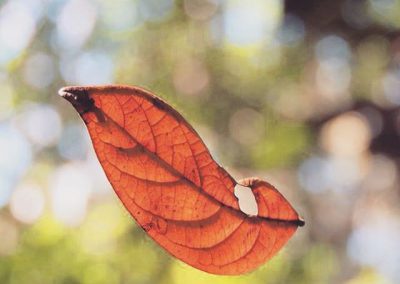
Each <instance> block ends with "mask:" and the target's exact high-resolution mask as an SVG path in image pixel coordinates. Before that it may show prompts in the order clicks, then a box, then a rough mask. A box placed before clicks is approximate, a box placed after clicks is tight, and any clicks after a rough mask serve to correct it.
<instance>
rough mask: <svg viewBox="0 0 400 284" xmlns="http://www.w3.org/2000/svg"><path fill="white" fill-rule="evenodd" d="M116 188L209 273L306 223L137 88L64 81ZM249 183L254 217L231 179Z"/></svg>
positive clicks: (272, 245) (182, 255)
mask: <svg viewBox="0 0 400 284" xmlns="http://www.w3.org/2000/svg"><path fill="white" fill-rule="evenodd" d="M59 93H60V95H61V96H63V97H64V98H65V99H67V100H68V101H69V102H71V103H72V105H73V106H74V107H75V109H76V110H77V111H78V112H79V114H80V115H81V117H82V119H83V120H84V122H85V124H86V126H87V128H88V130H89V133H90V137H91V139H92V142H93V146H94V149H95V151H96V154H97V157H98V159H99V161H100V163H101V165H102V167H103V169H104V171H105V173H106V175H107V177H108V179H109V181H110V183H111V184H112V187H113V188H114V190H115V192H116V194H117V195H118V197H119V198H120V200H121V201H122V203H123V204H124V206H125V207H126V209H127V210H128V211H129V212H130V214H131V215H132V216H133V217H134V218H135V220H136V221H137V223H138V224H139V225H140V226H141V227H142V228H143V229H144V230H145V231H146V232H147V233H148V234H149V235H150V236H151V237H152V238H153V239H154V240H155V241H156V242H157V243H159V244H160V245H161V246H162V247H163V248H165V249H166V250H167V251H168V252H170V253H171V254H172V255H174V256H175V257H177V258H179V259H180V260H182V261H184V262H186V263H188V264H190V265H192V266H193V267H196V268H198V269H201V270H203V271H207V272H210V273H214V274H241V273H245V272H248V271H251V270H254V269H255V268H257V267H258V266H259V265H261V264H262V263H264V262H265V261H266V260H268V259H270V258H271V257H272V256H273V255H275V254H276V253H277V252H278V251H279V250H280V249H281V248H282V246H283V245H284V244H285V243H286V242H287V241H288V240H289V238H290V237H291V236H292V235H293V234H294V232H295V231H296V229H297V227H298V226H302V225H304V221H303V220H302V219H301V218H300V217H299V215H298V214H297V213H296V211H295V210H294V209H293V208H292V206H291V205H290V204H289V203H288V202H287V201H286V199H285V198H284V197H283V196H282V195H281V194H280V193H279V192H278V191H277V190H276V189H275V188H274V187H273V186H272V185H270V184H269V183H267V182H266V181H262V180H259V179H257V178H249V179H245V180H243V181H240V182H239V183H238V182H236V181H235V180H234V179H233V178H232V177H231V176H230V175H229V173H227V172H226V170H225V169H223V168H222V167H220V166H219V165H218V164H217V163H216V162H215V161H214V160H213V158H212V157H211V155H210V153H209V151H208V149H207V147H206V146H205V145H204V143H203V141H202V140H201V138H200V137H199V135H198V134H197V133H196V131H195V130H194V129H193V128H192V127H191V126H190V124H189V123H188V122H187V121H186V120H185V119H184V118H183V117H182V116H181V115H180V114H179V113H178V112H177V111H176V110H175V109H173V108H172V107H171V106H169V105H168V104H167V103H166V102H164V101H163V100H162V99H160V98H158V97H156V96H155V95H154V94H152V93H150V92H148V91H145V90H143V89H140V88H138V87H128V86H118V85H110V86H98V87H95V86H93V87H66V88H63V89H61V90H60V92H59ZM238 184H241V185H242V186H247V187H250V188H251V190H252V192H253V194H254V196H255V199H256V202H257V205H258V214H257V216H249V215H247V214H245V213H244V212H242V211H241V210H240V207H239V203H238V199H237V198H236V196H235V192H234V189H235V186H236V185H238Z"/></svg>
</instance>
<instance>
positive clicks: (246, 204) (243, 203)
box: [235, 184, 258, 216]
mask: <svg viewBox="0 0 400 284" xmlns="http://www.w3.org/2000/svg"><path fill="white" fill-rule="evenodd" d="M235 196H236V197H237V198H238V200H239V208H240V210H241V211H242V212H243V213H245V214H247V215H249V216H257V215H258V206H257V202H256V198H255V196H254V194H253V192H252V191H251V188H250V187H248V186H243V185H240V184H237V185H236V186H235Z"/></svg>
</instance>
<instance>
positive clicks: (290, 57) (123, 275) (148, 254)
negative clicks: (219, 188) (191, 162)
mask: <svg viewBox="0 0 400 284" xmlns="http://www.w3.org/2000/svg"><path fill="white" fill-rule="evenodd" d="M399 28H400V2H399V1H397V0H367V1H362V0H340V1H339V0H338V1H327V0H325V1H323V0H322V1H321V0H319V1H317V0H309V1H303V0H289V1H286V2H283V1H278V0H251V1H239V0H184V1H183V0H179V1H173V0H157V1H156V0H118V1H106V0H53V1H52V0H8V1H7V0H2V1H1V0H0V283H16V284H24V283H30V284H31V283H107V284H110V283H111V284H112V283H165V284H168V283H193V284H196V283H205V282H206V281H209V282H207V283H217V284H223V283H237V284H239V283H254V284H257V283H260V284H261V283H347V284H358V283H400V206H399V204H400V203H399V202H400V185H399V166H400V159H399V156H400V109H399V106H400V33H399ZM108 83H121V84H130V85H139V86H142V87H145V88H147V89H149V90H152V91H153V92H155V93H156V94H158V95H159V96H161V97H163V98H165V99H166V100H167V101H168V102H170V103H171V104H172V105H173V106H174V107H176V109H177V110H179V111H180V112H181V113H182V114H183V115H184V116H185V117H186V118H187V119H188V120H189V121H190V122H191V123H192V124H193V126H194V127H195V128H196V129H197V130H198V131H199V133H200V134H201V136H202V137H203V139H204V141H205V143H206V144H207V145H208V146H209V147H210V151H211V152H212V154H213V156H214V157H215V159H216V160H217V161H218V162H219V163H220V164H222V165H223V166H225V167H226V168H227V169H228V171H230V172H231V173H232V175H233V176H234V177H235V178H236V179H240V178H243V177H247V176H259V177H261V178H265V179H267V180H268V181H270V182H271V183H272V184H274V185H276V186H277V187H278V188H279V189H280V191H281V192H283V193H284V194H285V196H286V197H287V198H288V199H289V200H290V202H291V203H292V204H293V206H294V207H295V208H296V209H297V210H298V212H299V213H300V214H301V215H303V217H304V218H305V220H306V226H305V227H303V228H299V230H298V231H297V233H296V234H295V235H294V237H293V238H292V239H291V240H290V241H289V243H288V245H287V246H286V247H285V248H284V249H283V250H282V251H281V252H280V253H279V254H278V255H277V256H276V257H274V258H273V260H272V261H270V262H268V263H267V264H265V265H263V266H262V267H261V268H260V269H258V270H257V271H256V272H254V273H251V274H248V275H244V276H239V277H219V276H213V275H209V274H206V273H203V272H200V271H198V270H196V269H193V268H191V267H189V266H187V265H185V264H183V263H181V262H179V261H177V260H175V259H174V258H172V257H170V256H169V255H168V254H167V253H165V252H164V251H163V250H162V249H161V248H159V247H158V246H157V245H155V244H154V243H153V242H152V241H151V240H150V239H149V238H148V237H147V236H146V235H145V233H144V232H143V231H142V230H141V229H140V228H138V226H137V225H136V224H135V223H134V222H133V220H132V219H131V217H130V216H129V214H128V213H127V212H126V211H125V210H124V209H123V208H122V205H121V204H120V202H119V200H118V199H117V198H116V196H115V194H114V193H113V191H112V189H111V187H110V185H109V183H108V182H107V180H106V179H105V176H104V174H103V173H102V170H101V169H100V165H99V163H98V161H97V160H96V158H95V156H94V153H93V149H92V146H91V143H90V140H89V138H88V134H87V133H86V129H85V127H84V124H83V123H82V121H80V119H79V117H78V115H77V113H76V112H75V110H74V109H73V108H72V107H71V106H70V105H69V104H68V103H67V102H66V101H64V100H62V99H61V98H60V97H59V96H58V95H57V90H58V89H59V88H60V87H62V86H65V85H85V84H108Z"/></svg>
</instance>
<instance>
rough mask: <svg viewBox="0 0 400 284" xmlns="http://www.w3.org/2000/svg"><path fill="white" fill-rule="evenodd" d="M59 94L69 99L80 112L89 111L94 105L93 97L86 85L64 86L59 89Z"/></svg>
mask: <svg viewBox="0 0 400 284" xmlns="http://www.w3.org/2000/svg"><path fill="white" fill-rule="evenodd" d="M58 94H59V95H60V96H61V97H63V98H64V99H66V100H67V101H69V102H70V103H71V104H72V105H73V106H74V107H75V108H76V110H77V111H78V112H79V113H80V114H83V113H85V112H88V111H89V110H91V109H92V108H93V106H94V101H93V99H91V98H90V96H89V93H88V90H87V89H85V88H84V87H76V86H72V87H63V88H61V89H60V90H58Z"/></svg>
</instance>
